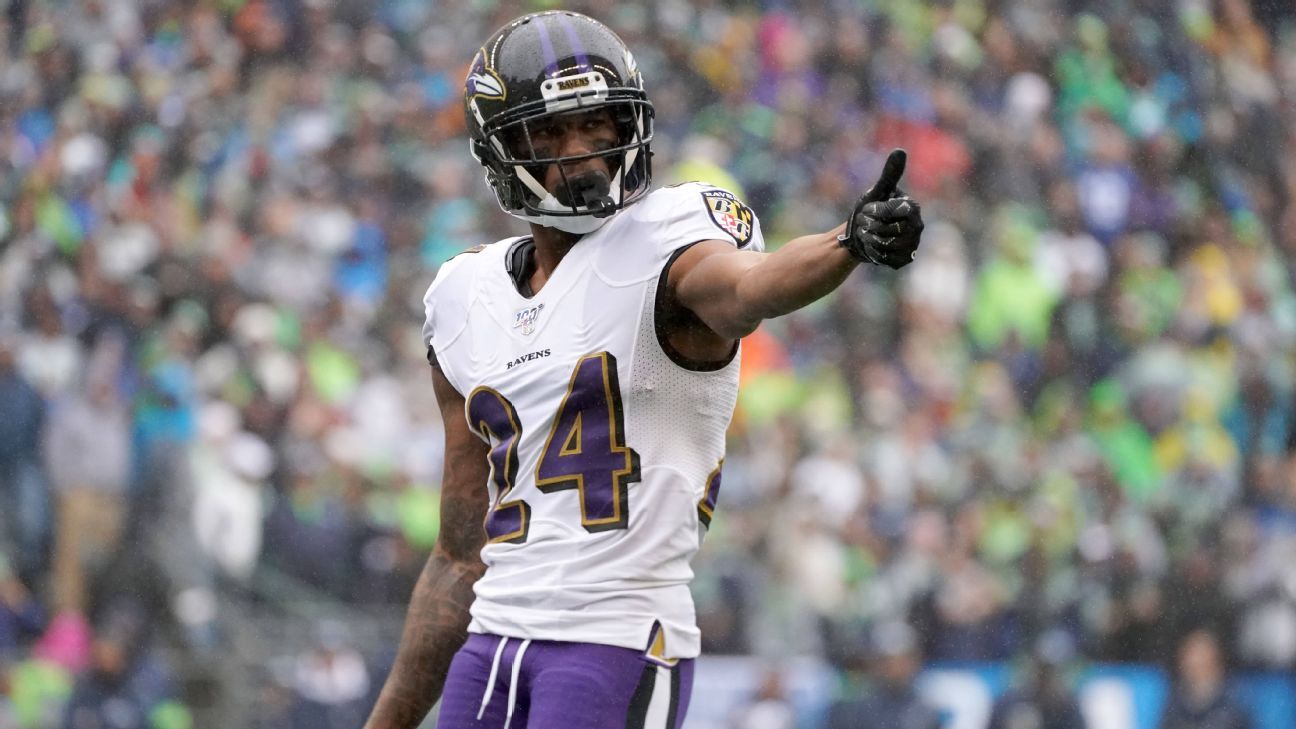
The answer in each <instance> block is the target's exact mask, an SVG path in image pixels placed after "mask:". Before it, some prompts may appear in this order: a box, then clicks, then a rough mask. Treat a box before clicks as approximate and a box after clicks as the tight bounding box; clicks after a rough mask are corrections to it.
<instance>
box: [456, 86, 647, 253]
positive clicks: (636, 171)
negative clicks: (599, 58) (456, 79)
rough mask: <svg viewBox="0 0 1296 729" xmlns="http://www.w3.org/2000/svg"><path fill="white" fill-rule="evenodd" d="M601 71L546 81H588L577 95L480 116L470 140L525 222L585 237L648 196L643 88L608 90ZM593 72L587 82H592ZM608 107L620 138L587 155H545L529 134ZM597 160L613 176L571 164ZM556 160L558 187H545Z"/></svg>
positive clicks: (505, 203)
mask: <svg viewBox="0 0 1296 729" xmlns="http://www.w3.org/2000/svg"><path fill="white" fill-rule="evenodd" d="M599 76H600V74H598V73H597V72H594V73H591V74H581V75H580V76H575V77H558V78H555V79H550V80H549V81H547V82H546V86H548V85H550V84H551V83H552V85H553V87H555V88H557V87H559V86H560V85H561V84H564V83H568V84H570V83H579V82H581V81H592V82H591V83H589V86H592V87H593V88H592V89H590V90H588V91H583V92H581V93H575V94H572V93H556V94H554V95H553V96H552V97H551V98H547V99H543V100H539V101H535V102H531V103H528V104H524V105H520V106H518V107H515V108H513V109H509V110H508V111H506V112H504V113H501V114H497V115H496V116H495V117H493V118H490V119H485V120H481V122H480V124H481V130H482V135H481V136H482V139H479V140H474V141H473V145H472V146H473V154H474V156H476V157H477V158H478V160H479V161H481V162H482V163H483V164H484V165H485V166H486V168H487V173H486V179H487V182H488V183H489V184H490V186H491V187H492V188H493V189H494V190H495V192H496V196H497V197H498V198H499V203H500V207H501V208H503V209H504V211H505V212H508V213H510V214H511V215H514V216H516V217H519V218H522V219H523V220H526V221H528V222H532V223H536V224H538V225H543V226H546V227H552V228H558V229H559V230H564V231H567V232H570V233H576V234H584V233H589V232H592V231H594V230H597V229H598V228H599V227H601V226H602V225H603V223H604V222H606V221H607V219H608V218H609V217H610V216H611V215H613V214H615V213H616V212H617V211H619V210H621V209H622V208H624V207H626V206H628V205H630V204H632V203H634V202H635V201H637V200H638V199H639V198H641V197H643V195H645V194H647V192H648V190H649V186H650V184H651V179H652V174H651V172H652V168H651V152H650V151H649V143H650V142H651V141H652V119H653V109H652V104H651V103H650V102H649V101H648V100H647V99H646V98H644V95H643V92H642V91H637V90H631V89H612V90H609V89H607V86H606V84H599V83H598V81H599V79H598V78H597V77H599ZM591 77H592V79H591ZM599 109H606V110H608V111H609V112H610V113H611V114H612V122H613V126H614V127H615V129H616V133H617V139H616V141H615V142H613V143H612V144H611V145H610V146H607V147H605V148H601V149H596V150H594V151H591V152H589V153H586V154H580V155H571V156H544V155H545V153H546V151H547V150H543V149H541V150H537V149H536V145H535V144H534V142H533V139H532V131H533V130H534V129H536V128H537V127H538V125H540V124H542V123H545V122H548V121H550V120H551V119H552V118H553V117H555V116H564V115H571V114H581V113H587V112H591V111H595V110H599ZM598 157H602V158H604V159H605V160H606V162H607V166H608V171H609V174H610V177H608V176H605V175H603V174H601V173H590V172H585V173H579V174H573V173H571V172H569V171H568V167H569V166H570V165H573V164H574V163H578V162H580V161H582V160H587V159H593V158H598ZM550 165H557V168H558V173H559V175H560V176H561V183H560V184H559V186H558V188H557V190H556V191H555V192H550V191H548V190H547V189H546V188H545V186H544V180H545V177H546V171H547V170H548V167H549V166H550Z"/></svg>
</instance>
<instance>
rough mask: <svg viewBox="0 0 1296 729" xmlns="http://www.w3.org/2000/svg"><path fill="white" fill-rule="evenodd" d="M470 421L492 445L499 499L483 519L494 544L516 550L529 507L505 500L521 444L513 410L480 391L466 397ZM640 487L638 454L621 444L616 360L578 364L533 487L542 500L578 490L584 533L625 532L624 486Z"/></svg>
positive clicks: (607, 357)
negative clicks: (634, 485)
mask: <svg viewBox="0 0 1296 729" xmlns="http://www.w3.org/2000/svg"><path fill="white" fill-rule="evenodd" d="M468 422H469V425H470V426H471V427H472V428H473V429H474V430H475V431H477V433H478V434H479V435H481V436H482V437H483V438H486V439H488V440H489V441H491V442H492V443H494V444H495V445H494V447H492V448H491V451H490V454H489V456H488V458H489V459H490V464H491V480H492V481H493V482H494V484H495V489H496V497H495V505H494V507H493V508H492V509H491V510H490V513H489V514H487V516H486V535H487V537H488V538H489V539H490V541H491V542H492V543H498V542H507V543H510V544H521V543H522V542H525V541H526V538H527V533H528V531H529V530H530V517H531V507H530V506H529V505H528V504H527V503H526V502H525V501H522V500H520V499H515V500H506V498H507V496H508V494H509V492H510V491H512V490H513V486H514V484H515V482H516V479H517V469H518V454H517V448H518V441H520V440H521V438H522V424H521V422H520V420H519V419H518V415H517V410H516V409H514V407H513V405H512V403H510V402H509V401H508V399H506V398H505V397H504V396H503V395H501V394H500V393H499V392H496V391H495V390H492V389H490V388H488V387H479V388H477V389H476V390H473V392H472V394H471V395H470V396H469V398H468ZM638 480H640V475H639V454H638V453H636V452H635V451H634V449H633V448H630V447H629V446H627V445H626V443H625V414H624V412H623V411H622V407H621V387H620V384H619V383H618V381H617V367H616V358H615V357H613V356H612V355H611V354H610V353H608V352H599V353H597V354H591V355H588V356H586V357H583V358H581V360H580V361H579V362H577V363H576V368H575V369H574V370H573V371H572V376H571V382H570V383H568V385H567V394H566V395H565V396H564V397H563V400H562V404H560V405H559V406H558V412H557V413H556V414H555V415H554V419H553V425H552V426H551V427H550V429H549V437H548V438H546V439H545V445H544V450H543V451H542V452H541V454H540V460H539V462H538V463H537V464H536V472H535V482H536V487H537V488H539V489H540V490H541V491H542V492H544V493H553V492H555V491H565V490H568V489H575V490H576V491H577V492H578V493H579V495H580V510H581V526H583V527H584V528H585V530H586V531H588V532H591V533H593V532H601V531H606V530H609V529H625V528H626V527H627V526H628V525H629V523H630V510H629V506H630V502H629V496H628V494H627V490H628V489H627V487H628V486H629V485H630V484H632V483H634V482H636V481H638Z"/></svg>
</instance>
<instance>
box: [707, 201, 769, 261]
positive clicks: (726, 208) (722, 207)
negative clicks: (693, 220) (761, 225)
mask: <svg viewBox="0 0 1296 729" xmlns="http://www.w3.org/2000/svg"><path fill="white" fill-rule="evenodd" d="M702 200H703V201H704V202H705V203H706V206H707V212H708V213H710V214H711V222H713V223H715V224H716V227H718V228H719V229H720V230H723V231H724V232H726V233H728V234H729V236H730V237H731V238H733V239H734V242H735V243H737V244H738V247H739V248H742V247H744V246H746V245H747V244H748V243H750V242H751V239H752V232H753V230H752V229H753V226H754V225H755V223H756V214H755V213H753V212H752V209H751V208H749V207H747V206H746V205H743V203H742V201H741V200H739V199H738V198H737V197H736V196H735V195H734V194H733V193H732V192H726V191H725V190H706V191H705V192H703V193H702Z"/></svg>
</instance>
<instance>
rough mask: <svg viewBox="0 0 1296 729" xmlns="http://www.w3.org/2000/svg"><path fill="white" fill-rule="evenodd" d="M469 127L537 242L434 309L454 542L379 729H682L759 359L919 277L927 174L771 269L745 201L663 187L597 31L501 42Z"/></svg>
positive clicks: (516, 32)
mask: <svg viewBox="0 0 1296 729" xmlns="http://www.w3.org/2000/svg"><path fill="white" fill-rule="evenodd" d="M464 105H465V113H466V116H467V121H468V129H469V133H470V137H471V141H470V144H471V149H472V154H473V156H474V157H475V158H476V159H477V160H478V161H479V162H480V163H481V164H482V166H483V167H484V168H485V172H486V181H487V183H488V184H489V185H490V187H491V189H492V190H493V191H494V192H495V195H496V197H497V199H498V202H499V204H500V207H501V208H503V209H504V211H505V212H507V213H509V214H511V215H514V216H516V217H518V218H520V219H522V220H524V221H526V222H527V223H529V224H530V226H529V227H530V234H529V235H525V236H520V237H516V238H509V239H505V240H501V241H499V242H497V243H493V244H491V245H486V246H480V247H478V248H476V249H472V250H471V251H469V252H466V253H465V254H462V255H459V256H457V257H455V258H453V259H451V260H450V261H448V262H446V263H445V264H444V265H443V266H442V267H441V268H440V270H439V271H438V272H437V275H436V278H435V280H434V281H433V282H432V285H431V287H430V288H429V289H428V292H427V295H426V297H425V299H424V303H425V306H426V315H427V318H426V322H425V324H424V329H423V335H424V340H425V342H426V344H427V346H428V360H429V362H431V364H432V381H433V386H434V388H435V391H436V396H437V399H438V402H439V405H440V408H441V414H442V417H443V419H444V421H445V438H446V454H445V464H446V465H445V472H444V478H443V482H442V486H441V500H442V502H441V503H442V507H441V533H440V536H439V538H438V541H437V545H436V547H435V549H434V551H433V553H432V555H431V556H430V558H429V559H428V562H427V566H426V568H425V569H424V572H423V574H422V576H421V578H420V579H419V582H418V585H417V587H416V588H415V592H414V595H413V597H412V599H411V604H410V608H409V613H408V616H407V618H406V625H405V631H404V635H403V637H402V639H401V645H400V649H399V652H398V655H397V658H396V662H395V665H394V666H393V668H392V671H391V675H390V676H389V677H388V679H387V682H386V684H385V685H384V687H383V690H382V693H381V695H380V697H379V699H378V703H377V705H376V706H375V708H374V710H373V714H372V716H371V717H370V720H369V722H368V725H367V726H368V727H371V729H391V728H395V727H402V728H405V729H412V727H415V726H417V725H418V724H419V723H420V721H422V719H423V718H424V716H425V715H426V713H427V712H428V711H429V709H430V708H431V707H432V705H433V704H434V703H435V702H436V701H437V700H438V698H439V699H440V700H441V708H440V713H439V721H440V726H441V727H454V728H457V727H502V728H504V729H507V728H508V727H519V728H521V727H529V728H530V729H559V728H561V729H579V728H582V727H599V728H603V727H623V726H624V727H654V728H658V727H671V728H672V729H673V728H675V727H679V726H680V725H681V724H682V723H683V720H684V715H685V712H686V711H687V709H688V701H689V691H690V688H691V685H692V675H693V674H692V671H693V660H694V658H695V657H696V656H697V655H698V651H699V635H698V629H697V626H696V623H695V620H694V613H693V601H692V599H691V596H690V593H689V581H690V579H691V577H692V571H691V568H690V566H689V563H690V560H691V559H692V557H693V555H694V554H695V553H696V552H697V550H698V546H699V544H700V542H701V539H702V535H703V533H704V532H705V530H706V529H707V527H708V526H709V524H710V521H711V518H712V514H713V512H714V510H715V508H716V501H717V498H718V496H719V492H720V484H721V465H722V462H723V459H724V448H725V430H726V428H727V427H728V425H729V421H730V419H731V417H732V415H733V409H734V403H735V399H736V397H737V393H738V354H739V349H740V347H739V341H740V340H741V339H742V337H743V336H745V335H747V334H749V333H751V332H752V331H753V330H754V329H755V328H756V327H757V325H758V324H760V322H761V321H762V320H764V319H768V318H771V317H776V316H780V315H783V314H786V313H788V312H791V311H794V310H796V309H798V308H800V307H802V306H804V305H806V304H808V303H810V302H812V301H814V300H816V299H818V298H820V297H822V296H824V295H826V294H828V293H829V292H831V291H832V290H833V289H835V288H836V287H837V286H838V285H839V284H841V282H842V281H843V280H845V278H846V277H847V276H848V275H849V274H850V272H851V271H852V270H854V269H855V267H856V266H857V265H858V264H860V263H861V262H863V263H873V264H882V265H886V266H889V267H892V268H899V267H901V266H903V265H905V264H907V263H908V262H909V261H910V260H912V258H913V256H914V252H915V251H916V249H917V247H918V242H919V236H920V234H921V232H922V228H923V224H922V218H921V216H920V213H919V206H918V203H917V202H915V201H914V200H912V199H911V198H909V197H907V196H906V195H904V194H903V193H902V192H900V191H899V190H897V188H896V183H897V181H898V180H899V178H900V175H901V173H902V172H903V170H904V153H903V152H902V151H899V150H897V151H896V152H893V153H892V155H891V157H890V158H889V159H888V160H887V163H886V165H885V167H884V170H883V172H882V175H881V178H880V179H879V181H878V183H877V184H876V185H875V186H874V187H873V188H872V189H871V190H869V191H868V192H867V193H866V194H864V195H863V197H861V198H860V201H859V203H858V204H857V205H856V206H855V208H854V210H853V211H851V212H850V215H849V218H848V220H847V221H846V222H845V223H843V224H842V225H840V226H838V227H837V228H836V229H835V230H832V231H830V232H827V233H819V234H814V235H807V236H804V237H800V238H797V239H795V240H792V241H790V242H788V243H787V244H786V245H784V246H783V247H781V248H780V249H779V250H778V251H777V252H774V253H764V252H762V251H763V248H764V242H763V238H762V235H761V228H760V223H759V221H758V220H757V218H756V216H755V214H753V212H752V210H751V209H750V208H749V207H747V206H746V205H744V204H743V202H742V201H741V200H739V199H738V198H737V197H736V196H735V195H734V194H733V193H731V192H729V191H727V190H722V189H719V188H716V187H712V186H710V185H706V184H702V183H688V184H683V185H677V186H672V187H665V188H659V189H653V188H652V186H651V183H652V175H651V161H652V158H651V152H650V144H651V142H652V130H653V107H652V105H651V104H650V103H649V100H648V97H647V95H646V94H645V92H644V84H643V79H642V78H641V76H640V73H639V69H638V67H637V66H636V64H635V60H634V57H633V56H632V55H631V53H630V51H629V50H628V49H627V48H626V46H625V45H624V44H623V43H622V42H621V40H620V39H619V38H618V37H617V36H616V35H615V34H614V33H613V32H612V31H610V30H609V29H608V28H606V27H605V26H603V25H602V24H600V23H599V22H597V21H595V20H592V19H591V18H588V17H586V16H583V15H579V14H576V13H572V12H566V11H549V12H541V13H535V14H531V15H527V16H524V17H521V18H518V19H517V20H514V21H513V22H511V23H509V24H508V25H507V26H505V27H503V28H501V29H500V30H499V31H497V32H496V33H495V34H494V35H492V36H491V38H490V39H489V40H488V41H486V44H485V45H484V46H483V47H482V48H481V50H480V51H479V52H478V53H477V55H476V58H475V59H474V61H473V64H472V67H471V69H470V71H469V74H468V78H467V81H466V84H465V89H464Z"/></svg>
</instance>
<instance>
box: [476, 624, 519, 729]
mask: <svg viewBox="0 0 1296 729" xmlns="http://www.w3.org/2000/svg"><path fill="white" fill-rule="evenodd" d="M506 645H508V638H500V642H499V647H498V648H496V649H495V660H493V661H491V671H490V678H488V679H486V693H484V694H482V703H481V708H480V709H478V710H477V721H481V719H482V716H484V715H485V714H486V705H487V704H489V703H490V700H491V694H493V693H495V677H496V676H497V675H499V664H500V656H502V655H504V646H506ZM509 708H510V709H512V707H509Z"/></svg>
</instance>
